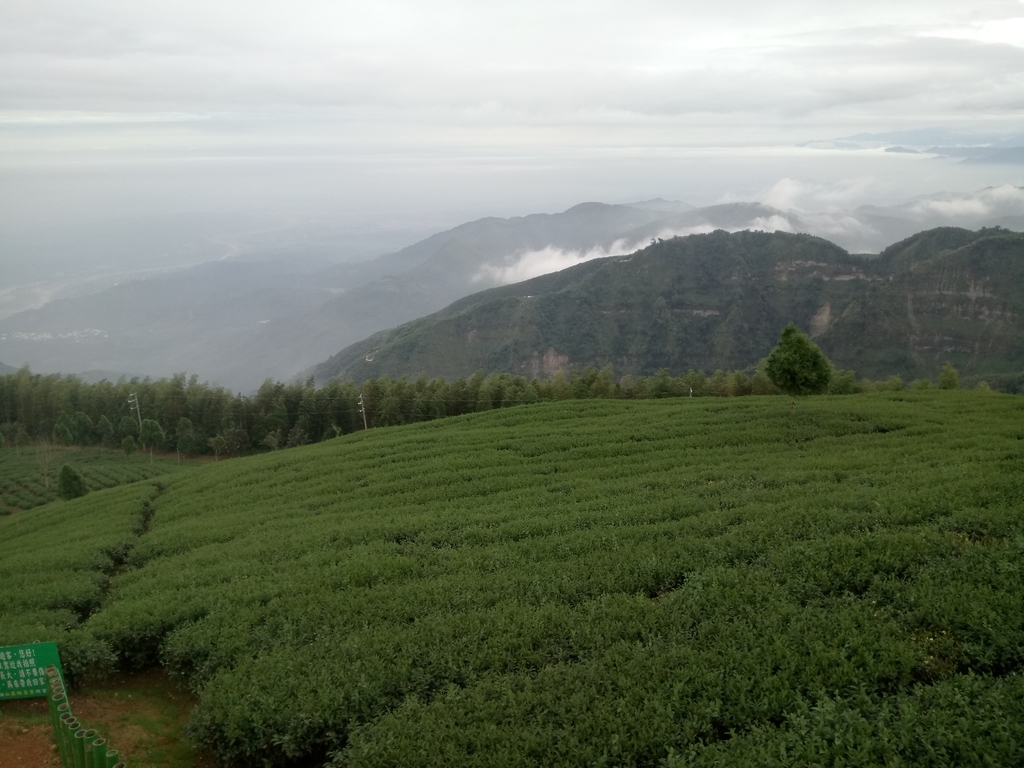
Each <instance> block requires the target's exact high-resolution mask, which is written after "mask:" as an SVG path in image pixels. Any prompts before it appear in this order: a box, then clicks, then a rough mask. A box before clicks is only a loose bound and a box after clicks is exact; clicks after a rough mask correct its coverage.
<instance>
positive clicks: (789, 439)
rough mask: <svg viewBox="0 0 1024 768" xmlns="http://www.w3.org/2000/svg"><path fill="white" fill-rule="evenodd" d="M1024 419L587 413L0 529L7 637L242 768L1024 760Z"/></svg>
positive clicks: (1000, 405)
mask: <svg viewBox="0 0 1024 768" xmlns="http://www.w3.org/2000/svg"><path fill="white" fill-rule="evenodd" d="M1022 512H1024V399H1021V398H1018V397H1013V396H1007V395H997V394H992V393H980V392H939V391H930V392H893V393H876V394H867V395H856V396H848V397H840V396H833V397H820V398H810V399H807V400H806V401H802V402H801V403H800V405H799V406H798V408H797V411H796V413H795V415H794V414H791V413H790V407H789V403H788V401H786V400H784V399H782V398H762V397H748V398H741V399H735V400H725V401H723V400H711V399H692V400H691V399H673V400H656V401H643V402H622V401H567V402H562V403H545V404H539V405H532V406H522V407H517V408H510V409H505V410H501V411H493V412H489V413H480V414H473V415H469V416H465V417H459V418H455V419H447V420H440V421H434V422H427V423H421V424H415V425H410V426H406V427H397V428H390V429H377V430H370V431H369V432H362V433H357V434H354V435H349V436H346V437H341V438H337V439H335V440H332V441H329V442H327V443H321V444H318V445H315V446H308V447H305V448H298V449H294V450H289V451H280V452H276V453H271V454H265V455H262V456H257V457H252V458H249V459H239V460H236V461H231V462H221V463H219V464H215V465H207V466H205V467H202V468H199V469H196V470H193V471H190V472H182V473H179V474H176V475H173V476H168V477H165V478H162V479H161V480H160V481H159V482H158V483H154V481H146V482H143V483H140V484H136V485H132V486H125V487H121V488H116V489H113V490H110V491H102V492H96V493H92V494H90V495H88V496H86V497H85V498H83V499H80V500H76V501H73V502H68V503H61V504H53V505H50V506H47V507H43V508H40V509H38V510H35V511H34V512H33V513H32V515H19V516H16V517H13V518H6V519H0V541H2V542H3V546H2V549H0V584H2V590H3V592H2V594H3V602H0V614H2V615H0V644H6V643H15V642H23V641H29V640H34V639H50V638H54V639H56V640H57V641H58V642H59V643H61V649H62V654H63V655H64V657H65V659H66V660H67V663H68V665H69V667H70V668H71V670H72V672H76V671H80V670H82V669H84V668H86V667H88V666H95V665H103V664H120V665H124V666H128V667H130V666H139V667H145V666H147V665H152V664H161V665H163V666H164V667H166V668H167V669H168V670H170V671H171V672H173V673H175V674H178V675H180V676H182V678H183V679H186V680H187V681H188V682H189V683H190V685H192V686H193V687H194V688H195V689H196V690H197V691H198V693H199V704H198V706H197V708H196V710H195V712H194V714H193V718H192V725H191V728H192V731H193V733H194V735H195V736H196V737H197V738H199V739H200V740H201V741H202V742H204V743H205V744H207V745H208V746H209V747H210V748H211V749H212V750H213V751H214V753H215V754H216V755H217V756H218V758H219V759H220V760H221V761H222V762H223V763H224V764H225V765H230V766H234V767H235V768H245V767H247V766H322V765H327V766H335V767H338V768H341V767H343V766H344V767H348V766H352V767H355V766H427V765H467V766H497V765H500V766H528V765H529V766H535V765H560V766H579V765H607V766H612V765H622V766H665V767H666V768H681V767H682V766H792V765H843V766H877V765H887V766H890V765H892V766H909V765H993V766H995V765H1021V764H1024V675H1022V674H1021V672H1022V669H1024V666H1022V665H1024V571H1022V566H1024V559H1022V555H1024V535H1022V533H1024V528H1022V525H1021V519H1022Z"/></svg>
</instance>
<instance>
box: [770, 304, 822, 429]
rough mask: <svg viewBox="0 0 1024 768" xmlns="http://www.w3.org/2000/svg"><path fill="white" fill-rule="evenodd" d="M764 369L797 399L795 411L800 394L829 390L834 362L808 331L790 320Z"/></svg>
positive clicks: (785, 390) (773, 380)
mask: <svg viewBox="0 0 1024 768" xmlns="http://www.w3.org/2000/svg"><path fill="white" fill-rule="evenodd" d="M764 371H765V373H766V374H767V375H768V378H769V379H771V381H772V383H773V384H774V385H775V386H776V387H778V388H779V389H780V390H782V391H783V392H784V393H785V394H787V395H789V396H790V397H791V398H793V410H794V411H795V410H796V399H797V397H798V396H803V395H820V394H821V393H823V392H825V390H827V389H828V382H829V379H830V378H831V376H832V364H831V363H830V362H829V361H828V358H827V357H825V354H824V353H823V352H822V351H821V350H820V349H818V345H817V344H815V343H814V342H813V341H811V340H810V338H808V336H807V334H806V333H802V332H801V331H800V329H798V328H797V327H796V326H795V325H793V323H790V324H789V325H787V326H786V327H785V328H783V329H782V335H781V336H780V337H779V343H778V344H776V345H775V349H773V350H772V352H771V354H770V355H768V359H767V360H765V366H764Z"/></svg>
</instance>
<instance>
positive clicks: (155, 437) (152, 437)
mask: <svg viewBox="0 0 1024 768" xmlns="http://www.w3.org/2000/svg"><path fill="white" fill-rule="evenodd" d="M139 439H140V440H141V441H142V444H143V445H144V446H146V447H147V448H149V460H150V462H152V461H153V446H154V445H156V444H157V443H161V442H163V439H164V430H163V428H162V427H161V426H160V424H159V422H157V421H156V420H154V419H143V420H142V429H141V430H139Z"/></svg>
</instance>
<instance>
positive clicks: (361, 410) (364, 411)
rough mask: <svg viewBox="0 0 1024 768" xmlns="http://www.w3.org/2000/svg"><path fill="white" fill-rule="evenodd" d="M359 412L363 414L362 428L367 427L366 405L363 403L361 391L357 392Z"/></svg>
mask: <svg viewBox="0 0 1024 768" xmlns="http://www.w3.org/2000/svg"><path fill="white" fill-rule="evenodd" d="M359 412H360V413H361V414H363V429H369V427H368V426H366V407H365V406H364V405H363V393H362V392H360V393H359Z"/></svg>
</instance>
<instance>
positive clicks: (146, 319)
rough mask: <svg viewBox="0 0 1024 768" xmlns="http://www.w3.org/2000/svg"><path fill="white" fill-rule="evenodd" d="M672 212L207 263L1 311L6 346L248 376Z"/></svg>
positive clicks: (39, 365)
mask: <svg viewBox="0 0 1024 768" xmlns="http://www.w3.org/2000/svg"><path fill="white" fill-rule="evenodd" d="M670 215H674V214H673V212H671V211H670V212H665V211H660V210H657V209H653V208H652V209H647V208H633V207H630V206H623V205H603V204H601V203H584V204H581V205H577V206H574V207H573V208H570V209H569V210H567V211H564V212H562V213H557V214H533V215H530V216H522V217H513V218H509V219H499V218H486V219H480V220H478V221H473V222H468V223H466V224H462V225H460V226H458V227H455V228H453V229H451V230H448V231H445V232H441V233H438V234H436V235H433V236H431V237H428V238H426V239H425V240H422V241H420V242H418V243H415V244H413V245H411V246H409V247H407V248H403V249H402V250H399V251H397V252H396V253H392V254H388V255H385V256H381V257H379V258H376V259H372V260H370V261H366V262H363V263H359V264H340V265H337V266H332V267H328V268H324V267H322V264H320V262H319V261H318V262H316V264H315V265H310V264H306V263H305V262H304V261H303V259H302V258H301V254H298V255H296V257H295V258H288V257H287V255H279V257H278V259H277V260H268V261H260V262H249V261H244V260H226V261H220V262H213V263H208V264H202V265H199V266H196V267H192V268H191V269H188V270H183V271H180V272H176V273H173V274H170V275H161V276H159V277H155V278H152V279H148V280H139V279H136V280H131V281H126V282H123V283H121V284H119V285H115V286H114V287H111V288H108V289H106V290H103V291H100V292H96V293H91V294H87V295H83V296H76V297H74V298H66V299H59V300H56V301H52V302H50V303H49V304H46V305H44V306H42V307H40V308H39V309H33V310H27V311H24V312H19V313H17V314H14V315H11V316H10V317H7V318H3V319H0V354H2V355H3V357H5V358H7V359H14V360H25V361H28V362H29V364H30V365H31V366H32V369H33V370H36V371H43V372H47V373H50V372H63V373H74V372H78V371H86V370H93V369H105V370H114V371H142V372H144V373H145V374H148V375H151V376H170V375H172V374H174V373H177V372H180V371H190V372H197V373H199V374H200V376H201V377H202V378H210V379H213V380H214V381H216V382H217V383H219V384H222V385H224V386H227V387H229V388H231V389H238V390H243V391H246V390H254V389H255V388H256V387H258V386H259V385H260V383H262V382H263V381H264V379H266V378H278V379H284V378H287V377H289V376H291V375H293V374H294V373H295V371H297V370H299V369H301V368H304V367H307V366H309V365H312V364H314V363H316V362H317V361H318V360H323V359H324V358H325V357H327V356H328V355H330V354H332V353H334V352H336V351H337V350H338V349H340V348H341V347H344V346H347V345H348V344H350V343H352V342H355V341H357V340H359V339H361V338H364V337H365V336H366V335H368V334H370V333H373V332H375V331H379V330H381V329H383V328H387V327H390V326H393V325H396V324H398V323H403V322H406V321H408V320H412V319H414V318H417V317H421V316H423V315H425V314H428V313H430V312H435V311H437V310H438V309H441V308H442V307H444V306H445V305H447V304H449V303H450V302H452V301H454V300H455V299H458V298H460V297H462V296H465V295H466V294H468V293H472V292H473V291H476V290H479V289H480V288H483V287H487V286H489V285H494V284H495V283H494V282H493V280H492V281H488V280H487V279H484V278H483V277H481V275H479V274H478V273H479V272H480V270H481V268H482V267H483V266H485V265H491V266H493V267H495V268H500V267H501V266H503V265H506V264H507V263H513V262H514V261H515V259H516V257H517V256H518V255H520V254H522V253H523V252H527V251H531V250H534V249H542V248H546V247H556V248H563V249H568V250H571V251H577V250H579V251H587V250H590V249H593V248H598V249H600V248H607V247H610V246H611V245H612V243H613V242H614V241H615V240H617V239H619V238H620V237H621V236H622V235H623V234H624V233H626V232H629V231H632V230H634V229H636V228H637V227H640V226H642V225H644V224H646V223H648V222H651V221H655V220H657V219H659V218H664V217H666V216H670Z"/></svg>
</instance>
